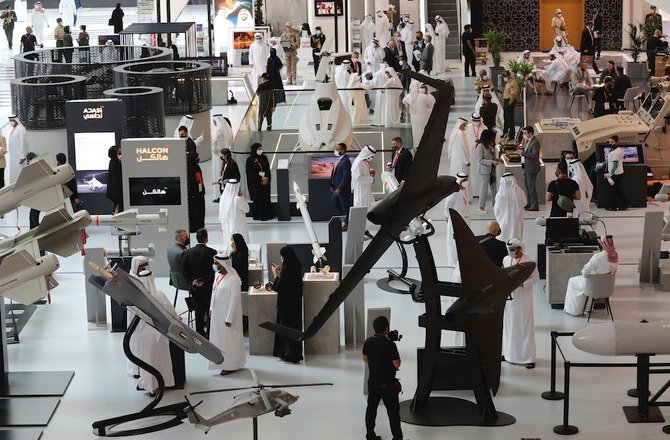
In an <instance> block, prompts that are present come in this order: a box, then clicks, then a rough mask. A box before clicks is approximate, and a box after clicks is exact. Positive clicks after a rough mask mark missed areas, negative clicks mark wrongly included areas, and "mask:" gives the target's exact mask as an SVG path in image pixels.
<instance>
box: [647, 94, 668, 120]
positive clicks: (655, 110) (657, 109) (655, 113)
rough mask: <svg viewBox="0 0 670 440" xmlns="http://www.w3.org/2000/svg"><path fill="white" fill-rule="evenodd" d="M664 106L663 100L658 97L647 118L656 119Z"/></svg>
mask: <svg viewBox="0 0 670 440" xmlns="http://www.w3.org/2000/svg"><path fill="white" fill-rule="evenodd" d="M664 105H665V99H663V98H661V97H659V98H658V99H657V100H656V102H655V103H654V106H653V107H652V108H651V111H649V116H651V117H652V118H654V119H656V116H658V114H659V113H660V112H661V110H662V109H663V106H664Z"/></svg>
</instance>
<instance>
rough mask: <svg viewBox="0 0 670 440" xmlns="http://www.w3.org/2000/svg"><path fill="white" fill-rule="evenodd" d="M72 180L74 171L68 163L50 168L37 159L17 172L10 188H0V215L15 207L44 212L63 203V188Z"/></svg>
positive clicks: (45, 162)
mask: <svg viewBox="0 0 670 440" xmlns="http://www.w3.org/2000/svg"><path fill="white" fill-rule="evenodd" d="M72 179H74V171H72V167H71V166H70V165H68V164H65V165H60V166H57V167H56V168H52V167H51V166H50V165H49V164H48V163H47V161H46V160H45V159H43V158H41V159H39V160H36V161H35V162H33V163H31V164H30V165H28V166H26V167H25V168H23V169H21V173H20V174H19V177H18V178H17V179H16V182H14V183H13V184H12V185H9V186H6V187H4V188H2V189H0V214H6V213H8V212H9V211H11V210H12V209H14V208H16V207H17V206H28V207H30V208H33V209H37V210H38V211H43V212H48V211H52V210H54V209H56V208H58V207H59V206H61V205H62V204H63V203H64V201H65V195H64V193H63V185H65V184H66V183H67V182H69V181H70V180H72Z"/></svg>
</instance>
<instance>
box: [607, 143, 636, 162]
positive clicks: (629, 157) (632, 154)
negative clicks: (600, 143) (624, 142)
mask: <svg viewBox="0 0 670 440" xmlns="http://www.w3.org/2000/svg"><path fill="white" fill-rule="evenodd" d="M612 150H613V148H612V147H609V146H605V147H604V148H603V151H604V152H605V159H607V157H608V156H609V155H610V153H611V152H612ZM621 150H622V151H623V161H624V163H625V162H628V163H641V162H642V160H641V158H640V152H639V148H638V146H637V145H629V146H622V147H621Z"/></svg>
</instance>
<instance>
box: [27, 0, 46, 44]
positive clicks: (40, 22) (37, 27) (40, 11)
mask: <svg viewBox="0 0 670 440" xmlns="http://www.w3.org/2000/svg"><path fill="white" fill-rule="evenodd" d="M30 23H31V25H32V28H33V35H35V38H36V39H37V44H44V28H45V27H49V20H48V19H47V13H46V11H45V10H44V7H43V6H42V2H35V6H34V8H33V11H32V14H31V16H30Z"/></svg>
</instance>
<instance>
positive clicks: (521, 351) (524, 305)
mask: <svg viewBox="0 0 670 440" xmlns="http://www.w3.org/2000/svg"><path fill="white" fill-rule="evenodd" d="M507 250H508V251H509V255H508V256H506V257H505V258H503V267H511V266H515V265H517V264H524V263H527V262H529V261H530V259H529V258H528V257H527V256H526V255H525V254H524V252H523V245H522V244H521V240H519V239H518V238H512V239H511V240H509V241H508V242H507ZM539 279H540V274H539V272H538V271H537V267H535V269H533V273H532V274H531V275H530V277H528V279H527V280H526V281H524V282H523V283H522V284H521V285H520V286H519V287H517V288H516V289H514V291H513V292H512V294H511V295H510V297H511V298H512V299H510V300H508V301H507V302H506V303H505V314H504V316H503V343H502V355H503V357H504V359H505V360H506V361H507V362H510V363H512V364H525V365H526V368H528V369H531V368H535V314H534V312H533V286H534V285H535V284H536V283H537V282H538V281H539Z"/></svg>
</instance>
